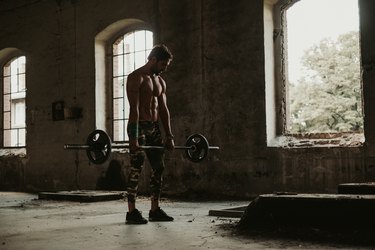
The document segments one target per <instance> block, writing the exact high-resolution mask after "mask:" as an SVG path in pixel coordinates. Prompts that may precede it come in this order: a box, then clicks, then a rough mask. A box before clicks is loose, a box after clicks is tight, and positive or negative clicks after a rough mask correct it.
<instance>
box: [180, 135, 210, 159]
mask: <svg viewBox="0 0 375 250" xmlns="http://www.w3.org/2000/svg"><path fill="white" fill-rule="evenodd" d="M185 146H186V147H189V149H186V150H185V153H186V156H187V158H188V159H189V160H191V161H192V162H200V161H202V160H203V159H204V158H206V156H207V154H208V149H209V145H208V141H207V139H206V138H205V137H204V136H203V135H201V134H193V135H191V136H189V137H188V139H187V140H186V144H185Z"/></svg>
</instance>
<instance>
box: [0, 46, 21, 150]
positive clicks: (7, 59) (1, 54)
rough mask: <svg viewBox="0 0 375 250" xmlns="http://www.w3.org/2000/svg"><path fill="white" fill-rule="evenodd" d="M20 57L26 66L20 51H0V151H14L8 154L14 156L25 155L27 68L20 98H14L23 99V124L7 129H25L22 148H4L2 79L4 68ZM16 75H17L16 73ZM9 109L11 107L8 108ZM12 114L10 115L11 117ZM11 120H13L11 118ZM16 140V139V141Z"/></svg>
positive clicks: (12, 49) (8, 49) (9, 49)
mask: <svg viewBox="0 0 375 250" xmlns="http://www.w3.org/2000/svg"><path fill="white" fill-rule="evenodd" d="M20 57H25V65H26V55H25V54H24V53H22V52H21V51H20V50H18V49H14V48H7V49H3V50H1V51H0V67H1V73H0V77H1V88H0V89H1V90H0V94H1V104H0V107H1V115H0V117H1V118H0V122H1V127H0V128H1V133H0V140H1V142H0V146H1V149H6V150H13V149H14V150H16V151H14V152H13V151H12V152H10V153H15V154H26V151H25V149H26V146H27V123H26V120H27V112H26V110H27V109H26V107H27V87H26V86H27V84H26V82H27V79H26V78H27V77H26V76H27V72H26V71H27V67H26V66H25V72H24V73H23V74H24V75H25V90H24V91H22V93H24V94H22V95H24V96H22V98H16V100H19V99H23V100H24V105H25V112H24V116H25V123H24V126H23V127H22V128H21V127H19V126H14V125H12V124H11V125H10V128H9V129H7V130H10V131H12V130H17V131H18V130H19V129H25V141H24V145H22V146H5V143H4V139H5V138H4V137H5V135H4V132H5V128H4V95H5V93H4V78H5V77H6V76H5V75H4V67H5V66H6V65H8V64H10V63H11V62H12V61H14V60H17V59H18V58H20ZM17 74H18V73H17ZM9 94H10V93H9ZM10 105H11V106H12V104H11V103H10ZM10 109H11V107H10ZM12 115H13V114H11V116H12ZM11 120H13V119H12V118H11ZM17 140H18V139H17ZM18 149H21V151H18Z"/></svg>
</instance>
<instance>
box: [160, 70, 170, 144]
mask: <svg viewBox="0 0 375 250" xmlns="http://www.w3.org/2000/svg"><path fill="white" fill-rule="evenodd" d="M159 80H160V82H161V84H162V89H163V90H162V93H161V95H160V96H159V98H158V103H159V117H160V120H161V123H162V124H163V128H164V131H165V133H166V137H167V138H166V147H167V148H168V149H169V150H171V149H173V148H174V141H173V133H172V128H171V119H170V113H169V109H168V106H167V96H166V84H165V82H164V80H163V79H162V78H161V77H159Z"/></svg>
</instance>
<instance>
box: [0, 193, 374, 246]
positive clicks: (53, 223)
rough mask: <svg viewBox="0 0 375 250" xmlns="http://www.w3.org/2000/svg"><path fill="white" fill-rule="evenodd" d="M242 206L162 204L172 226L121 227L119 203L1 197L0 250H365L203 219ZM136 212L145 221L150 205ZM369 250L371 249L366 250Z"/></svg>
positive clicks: (146, 203) (224, 203)
mask: <svg viewBox="0 0 375 250" xmlns="http://www.w3.org/2000/svg"><path fill="white" fill-rule="evenodd" d="M248 203H249V202H246V201H242V202H241V201H220V202H189V201H175V200H164V201H163V203H162V207H163V208H164V210H165V211H166V212H168V213H169V214H170V215H172V216H173V217H174V218H175V221H174V222H149V223H148V224H146V225H126V224H125V223H124V220H125V204H124V202H123V201H122V200H117V201H106V202H93V203H78V202H68V201H47V200H38V199H37V195H35V194H26V193H14V192H0V250H3V249H4V250H5V249H12V250H13V249H15V250H18V249H36V250H42V249H54V250H59V249H64V250H67V249H69V250H72V249H80V250H84V249H90V250H95V249H105V250H111V249H365V248H364V247H358V246H354V245H344V244H340V243H337V242H336V243H334V242H324V243H322V242H317V241H306V240H298V239H290V238H288V239H287V238H280V237H274V238H272V237H269V236H268V237H262V235H261V234H259V233H258V234H251V233H243V232H242V233H241V232H239V231H238V230H236V224H237V222H238V221H239V219H236V218H220V217H212V216H208V211H209V210H212V209H223V208H230V207H236V206H246V205H248ZM138 208H139V209H140V210H141V211H143V213H144V215H147V213H148V209H149V201H148V200H147V199H146V198H142V199H140V200H139V202H138ZM368 249H371V248H370V247H368Z"/></svg>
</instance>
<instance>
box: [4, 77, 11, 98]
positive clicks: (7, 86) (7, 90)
mask: <svg viewBox="0 0 375 250" xmlns="http://www.w3.org/2000/svg"><path fill="white" fill-rule="evenodd" d="M9 93H10V76H7V77H4V94H9Z"/></svg>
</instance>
